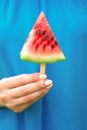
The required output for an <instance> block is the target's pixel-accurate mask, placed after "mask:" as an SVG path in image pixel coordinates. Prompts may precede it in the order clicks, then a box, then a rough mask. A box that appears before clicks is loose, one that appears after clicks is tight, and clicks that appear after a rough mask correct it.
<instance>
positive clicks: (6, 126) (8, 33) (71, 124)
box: [0, 0, 87, 130]
mask: <svg viewBox="0 0 87 130" xmlns="http://www.w3.org/2000/svg"><path fill="white" fill-rule="evenodd" d="M41 10H43V11H44V12H45V14H46V16H47V19H48V21H49V23H50V25H51V28H52V30H53V32H54V34H55V35H56V37H57V39H58V41H59V45H60V47H61V48H62V50H63V52H64V54H65V56H66V58H67V60H66V61H65V62H59V63H54V64H50V65H47V75H48V77H49V78H51V79H52V80H53V82H54V86H53V88H52V90H51V91H50V92H49V93H48V94H47V95H46V96H45V97H44V98H43V99H42V100H39V101H38V102H37V103H35V104H34V105H32V106H31V107H29V108H28V109H26V110H25V111H24V112H22V113H20V114H16V113H14V112H12V111H10V110H8V109H7V108H2V109H0V130H87V1H86V0H81V1H80V0H53V1H51V0H38V1H37V0H32V1H31V0H3V1H2V0H0V79H2V78H4V77H10V76H14V75H18V74H22V73H33V72H37V71H39V65H38V64H34V63H26V62H23V61H21V60H20V57H19V53H20V50H21V48H22V46H23V44H24V41H25V40H26V37H27V36H28V32H29V31H30V29H31V28H32V26H33V24H34V22H35V20H36V18H37V16H38V15H39V13H40V11H41Z"/></svg>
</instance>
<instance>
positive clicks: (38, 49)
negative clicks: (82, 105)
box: [20, 12, 65, 63]
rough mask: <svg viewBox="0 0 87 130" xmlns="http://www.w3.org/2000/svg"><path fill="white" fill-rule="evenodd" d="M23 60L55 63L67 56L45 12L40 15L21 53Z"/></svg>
mask: <svg viewBox="0 0 87 130" xmlns="http://www.w3.org/2000/svg"><path fill="white" fill-rule="evenodd" d="M20 57H21V59H22V60H25V61H30V62H36V63H53V62H56V61H61V60H65V56H64V54H63V52H62V50H61V49H60V47H59V44H58V42H57V40H56V38H55V36H54V33H53V32H52V30H51V27H50V25H49V24H48V21H47V19H46V16H45V15H44V13H43V12H41V13H40V15H39V17H38V18H37V20H36V23H35V25H34V26H33V28H32V30H31V32H30V33H29V35H28V38H27V40H26V41H25V44H24V46H23V49H22V51H21V53H20Z"/></svg>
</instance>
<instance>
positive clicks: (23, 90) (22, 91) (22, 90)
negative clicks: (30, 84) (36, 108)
mask: <svg viewBox="0 0 87 130" xmlns="http://www.w3.org/2000/svg"><path fill="white" fill-rule="evenodd" d="M21 93H22V94H23V95H26V94H27V89H26V88H24V87H23V88H22V89H21Z"/></svg>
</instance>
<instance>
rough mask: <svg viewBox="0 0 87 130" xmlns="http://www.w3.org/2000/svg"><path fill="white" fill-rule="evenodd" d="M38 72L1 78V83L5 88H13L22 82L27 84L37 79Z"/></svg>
mask: <svg viewBox="0 0 87 130" xmlns="http://www.w3.org/2000/svg"><path fill="white" fill-rule="evenodd" d="M39 75H40V74H39V73H33V74H21V75H18V76H13V77H10V78H5V79H2V80H1V83H2V85H4V87H7V88H10V89H11V88H15V87H18V86H21V85H24V84H29V83H32V82H37V81H38V80H39Z"/></svg>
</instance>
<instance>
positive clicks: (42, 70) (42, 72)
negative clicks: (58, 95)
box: [40, 64, 46, 74]
mask: <svg viewBox="0 0 87 130" xmlns="http://www.w3.org/2000/svg"><path fill="white" fill-rule="evenodd" d="M45 71H46V64H40V73H41V74H45Z"/></svg>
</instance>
